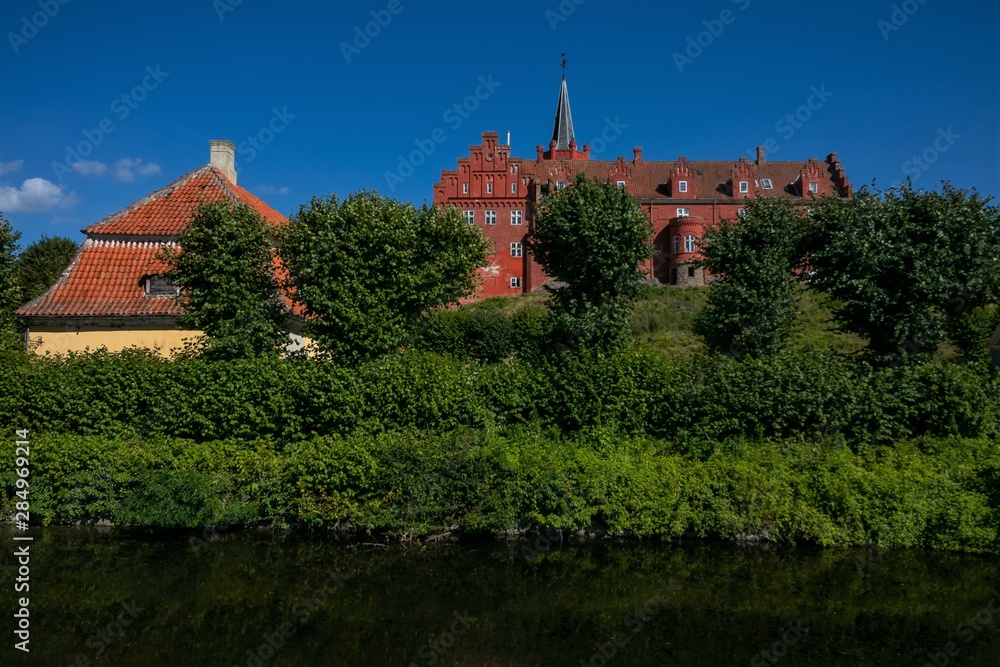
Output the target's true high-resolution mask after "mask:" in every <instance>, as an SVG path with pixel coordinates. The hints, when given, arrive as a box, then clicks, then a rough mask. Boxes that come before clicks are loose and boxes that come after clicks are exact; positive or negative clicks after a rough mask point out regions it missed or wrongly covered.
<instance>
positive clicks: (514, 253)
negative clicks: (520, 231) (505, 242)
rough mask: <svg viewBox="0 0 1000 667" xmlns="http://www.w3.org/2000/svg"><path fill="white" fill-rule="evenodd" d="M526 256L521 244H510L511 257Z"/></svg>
mask: <svg viewBox="0 0 1000 667" xmlns="http://www.w3.org/2000/svg"><path fill="white" fill-rule="evenodd" d="M523 254H524V249H523V247H522V246H521V244H520V243H517V242H514V243H511V244H510V256H511V257H521V256H523Z"/></svg>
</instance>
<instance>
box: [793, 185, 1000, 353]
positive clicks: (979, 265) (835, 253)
mask: <svg viewBox="0 0 1000 667" xmlns="http://www.w3.org/2000/svg"><path fill="white" fill-rule="evenodd" d="M990 201H991V200H990V198H984V197H981V196H980V195H979V194H977V193H976V192H975V191H969V190H960V189H957V188H955V187H953V186H951V185H950V184H948V183H945V184H943V187H942V190H941V191H940V192H938V191H929V192H928V191H923V190H914V189H913V188H912V186H910V185H901V186H898V187H895V188H892V189H890V190H888V191H886V192H884V193H882V192H873V191H868V190H862V191H861V192H860V193H858V195H857V196H856V197H855V198H854V199H852V200H845V199H836V198H826V199H823V200H821V201H820V202H818V203H817V205H816V206H815V208H814V210H813V213H812V215H811V216H810V219H809V221H808V225H807V227H808V234H807V248H808V251H809V263H810V267H811V269H812V272H811V275H810V278H809V282H810V284H812V285H813V286H815V287H817V288H819V289H821V290H823V291H825V292H827V293H828V294H830V295H831V296H833V297H834V298H836V299H838V300H839V301H841V302H842V303H843V306H842V307H841V308H839V309H838V310H837V311H836V312H835V318H836V321H837V322H838V324H839V326H840V327H841V328H842V329H844V330H847V331H852V332H854V333H857V334H858V335H860V336H862V337H863V338H866V339H867V340H868V354H869V355H870V357H871V358H872V359H873V360H874V361H876V362H878V363H881V364H885V363H905V362H907V361H910V360H915V359H919V358H922V357H926V356H927V355H929V354H933V353H934V352H936V350H937V348H938V345H939V344H940V343H941V342H942V341H944V340H945V339H946V338H947V337H948V336H949V335H950V336H952V337H953V340H954V342H955V344H956V345H958V346H959V348H960V349H961V350H962V351H963V352H964V353H965V354H966V355H967V356H971V357H975V356H976V354H977V348H979V347H985V343H986V339H985V336H987V335H988V334H987V333H985V328H986V327H987V326H988V324H982V322H984V321H985V322H988V321H989V319H988V318H987V317H984V316H983V311H982V310H981V309H983V308H985V307H987V306H989V304H993V303H996V300H997V296H998V286H1000V233H998V230H1000V211H998V209H997V207H996V206H990V205H989V202H990ZM976 321H979V322H980V324H978V325H977V324H976V323H975V322H976ZM977 326H978V327H979V328H980V329H982V330H983V333H981V334H979V335H978V337H980V338H981V340H976V338H977V335H969V328H970V327H972V328H976V327H977ZM983 354H985V353H983Z"/></svg>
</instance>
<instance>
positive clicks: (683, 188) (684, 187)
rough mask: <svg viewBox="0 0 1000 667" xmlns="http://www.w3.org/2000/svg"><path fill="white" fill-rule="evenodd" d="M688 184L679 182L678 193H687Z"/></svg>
mask: <svg viewBox="0 0 1000 667" xmlns="http://www.w3.org/2000/svg"><path fill="white" fill-rule="evenodd" d="M687 191H688V182H687V181H677V192H687Z"/></svg>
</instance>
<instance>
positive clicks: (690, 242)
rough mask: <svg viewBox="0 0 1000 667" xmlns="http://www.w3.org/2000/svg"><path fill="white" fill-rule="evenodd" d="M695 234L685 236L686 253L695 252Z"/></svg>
mask: <svg viewBox="0 0 1000 667" xmlns="http://www.w3.org/2000/svg"><path fill="white" fill-rule="evenodd" d="M694 251H695V244H694V234H686V235H685V236H684V252H694Z"/></svg>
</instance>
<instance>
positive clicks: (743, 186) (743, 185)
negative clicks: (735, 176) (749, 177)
mask: <svg viewBox="0 0 1000 667" xmlns="http://www.w3.org/2000/svg"><path fill="white" fill-rule="evenodd" d="M749 192H750V181H740V194H741V195H745V194H747V193H749Z"/></svg>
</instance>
